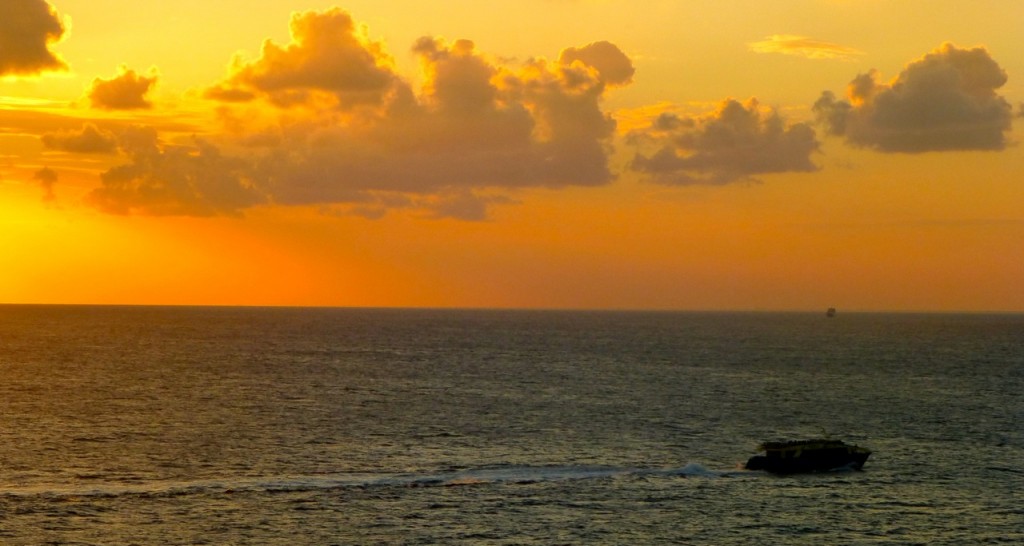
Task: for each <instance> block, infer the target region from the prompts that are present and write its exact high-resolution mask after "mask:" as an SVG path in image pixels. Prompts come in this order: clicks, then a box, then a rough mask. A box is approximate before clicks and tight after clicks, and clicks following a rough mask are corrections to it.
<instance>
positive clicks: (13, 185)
mask: <svg viewBox="0 0 1024 546" xmlns="http://www.w3.org/2000/svg"><path fill="white" fill-rule="evenodd" d="M0 14H3V15H2V16H0V302H5V303H69V304H78V303H81V304H161V305H163V304H170V305H296V306H374V307H377V306H381V307H496V308H560V309H562V308H570V309H654V310H670V309H672V310H753V311H774V310H814V311H818V310H821V311H823V310H824V309H825V308H826V307H837V308H838V309H840V310H841V311H843V310H854V311H936V312H942V311H968V312H985V311H996V312H1024V289H1022V288H1021V286H1022V281H1021V279H1024V148H1022V145H1021V141H1022V135H1024V83H1022V82H1024V41H1021V39H1020V32H1019V26H1020V23H1021V21H1024V2H1018V1H1016V0H978V1H975V2H972V3H971V4H970V6H969V9H966V8H965V6H964V4H963V3H962V2H952V1H946V0H929V1H919V0H785V1H780V2H763V1H747V0H734V1H730V2H721V1H712V0H689V1H686V2H682V1H667V0H648V1H644V2H636V1H635V0H631V1H625V0H621V1H620V0H516V1H504V0H495V1H492V2H486V3H483V2H476V1H469V0H438V1H435V2H429V3H428V2H419V1H417V2H413V1H406V0H392V1H387V2H381V1H369V0H352V1H348V2H345V3H336V2H318V1H313V0H304V1H291V0H247V1H241V0H219V1H218V2H207V1H202V2H200V1H197V0H177V1H175V2H135V1H124V0H54V1H52V2H46V1H43V0H0Z"/></svg>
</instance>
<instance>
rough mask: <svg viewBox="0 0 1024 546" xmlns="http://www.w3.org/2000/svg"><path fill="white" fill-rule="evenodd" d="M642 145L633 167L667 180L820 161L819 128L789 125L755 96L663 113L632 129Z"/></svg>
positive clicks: (698, 179)
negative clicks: (694, 111) (700, 110)
mask: <svg viewBox="0 0 1024 546" xmlns="http://www.w3.org/2000/svg"><path fill="white" fill-rule="evenodd" d="M631 141H632V142H634V143H636V144H638V145H639V146H640V147H641V148H650V147H652V146H653V147H654V148H655V151H653V152H650V153H646V154H645V153H638V154H637V155H636V157H635V158H634V159H633V162H632V165H631V166H632V168H633V170H635V171H639V172H641V173H644V174H646V175H648V176H649V177H650V178H651V179H652V180H653V181H655V182H659V183H663V184H727V183H731V182H740V181H750V180H756V178H757V176H759V175H763V174H769V173H782V172H809V171H815V170H817V169H818V167H817V166H816V165H815V164H814V163H813V162H812V161H811V155H812V154H813V153H814V152H815V151H817V150H818V141H817V138H816V136H815V133H814V130H813V129H812V128H811V127H810V126H809V125H807V124H805V123H796V124H790V125H787V124H786V121H785V120H784V119H783V118H782V117H781V116H780V115H779V114H778V113H777V112H775V111H772V112H769V113H763V112H761V111H760V109H759V107H758V103H757V101H755V100H751V101H749V102H747V103H746V104H741V103H739V102H738V101H735V100H731V99H730V100H727V101H725V102H723V103H722V104H721V105H720V107H719V108H718V110H716V111H715V112H712V113H710V114H708V115H706V116H701V117H697V118H692V117H680V116H676V115H673V114H667V113H663V114H661V115H659V116H658V117H657V118H655V119H654V120H653V121H652V124H651V127H650V129H648V130H645V131H640V132H637V133H634V134H633V135H631Z"/></svg>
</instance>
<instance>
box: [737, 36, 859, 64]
mask: <svg viewBox="0 0 1024 546" xmlns="http://www.w3.org/2000/svg"><path fill="white" fill-rule="evenodd" d="M747 46H748V47H750V50H751V51H753V52H755V53H781V54H783V55H796V56H798V57H806V58H808V59H849V58H851V57H854V56H856V55H863V54H864V52H863V51H860V50H857V49H854V48H852V47H848V46H844V45H840V44H834V43H831V42H823V41H821V40H815V39H812V38H808V37H806V36H794V35H792V34H774V35H772V36H769V37H767V38H765V39H764V40H761V41H759V42H751V43H749V44H747Z"/></svg>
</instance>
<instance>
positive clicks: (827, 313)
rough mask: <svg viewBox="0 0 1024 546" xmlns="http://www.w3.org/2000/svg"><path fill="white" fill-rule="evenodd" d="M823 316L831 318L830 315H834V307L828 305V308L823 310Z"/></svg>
mask: <svg viewBox="0 0 1024 546" xmlns="http://www.w3.org/2000/svg"><path fill="white" fill-rule="evenodd" d="M825 316H826V317H828V318H832V317H834V316H836V308H835V307H829V308H828V310H827V311H825Z"/></svg>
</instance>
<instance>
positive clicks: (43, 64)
mask: <svg viewBox="0 0 1024 546" xmlns="http://www.w3.org/2000/svg"><path fill="white" fill-rule="evenodd" d="M62 36H64V25H63V23H61V20H60V17H59V16H58V15H57V12H56V10H54V9H53V6H51V5H50V4H49V3H47V2H45V1H44V0H8V1H5V2H4V5H3V16H2V17H0V76H4V75H32V74H39V73H40V72H44V71H48V70H65V69H67V64H66V63H65V62H64V61H63V60H62V59H61V58H60V56H58V55H57V54H56V53H54V52H52V51H50V46H51V45H52V44H54V43H56V42H58V41H60V39H61V37H62Z"/></svg>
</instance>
